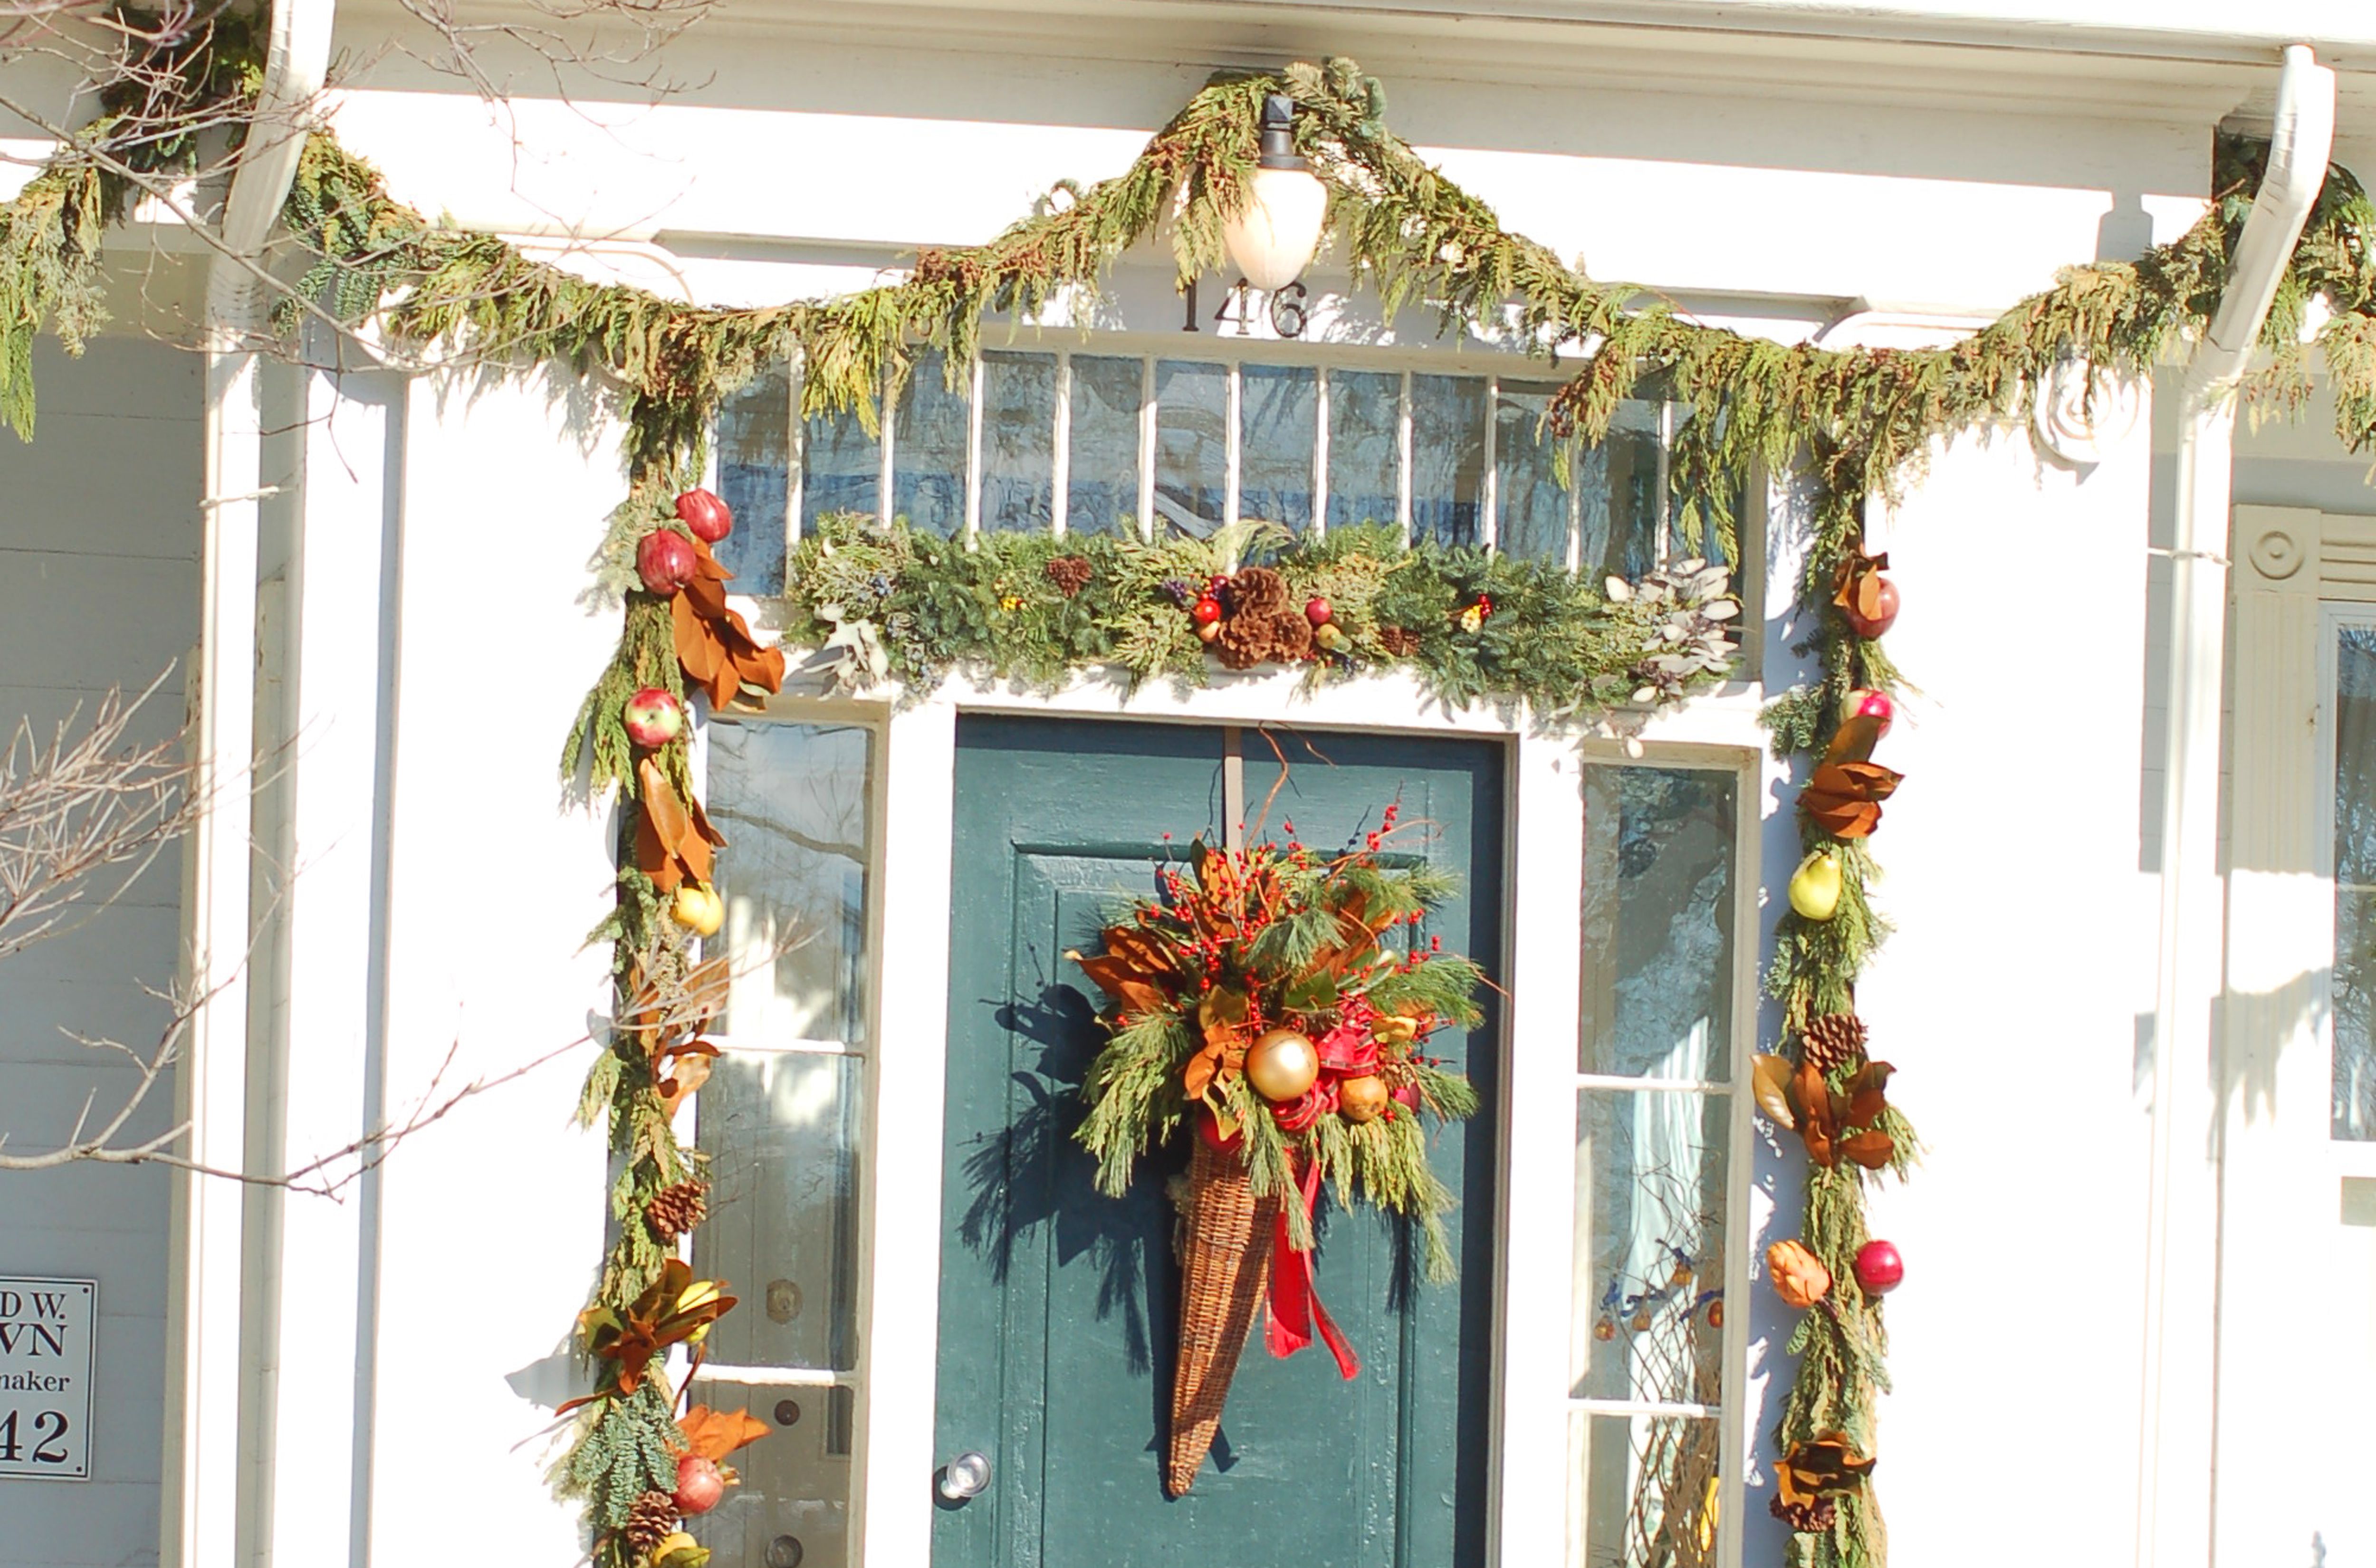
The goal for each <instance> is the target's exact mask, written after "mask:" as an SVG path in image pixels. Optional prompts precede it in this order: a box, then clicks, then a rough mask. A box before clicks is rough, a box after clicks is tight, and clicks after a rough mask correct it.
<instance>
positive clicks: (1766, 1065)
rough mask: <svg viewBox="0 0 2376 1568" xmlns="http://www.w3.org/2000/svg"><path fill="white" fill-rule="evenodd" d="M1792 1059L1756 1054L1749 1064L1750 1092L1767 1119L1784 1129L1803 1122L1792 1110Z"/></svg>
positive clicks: (1787, 1129)
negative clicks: (1800, 1121)
mask: <svg viewBox="0 0 2376 1568" xmlns="http://www.w3.org/2000/svg"><path fill="white" fill-rule="evenodd" d="M1791 1071H1792V1069H1791V1066H1790V1059H1789V1058H1788V1057H1787V1056H1775V1055H1771V1054H1768V1055H1764V1056H1756V1057H1752V1058H1751V1060H1750V1063H1749V1087H1750V1094H1751V1097H1752V1099H1755V1100H1756V1102H1757V1109H1758V1110H1759V1111H1763V1112H1764V1115H1765V1119H1766V1120H1767V1121H1768V1122H1771V1123H1774V1124H1775V1125H1776V1126H1777V1127H1780V1128H1782V1129H1783V1130H1784V1131H1786V1132H1787V1131H1789V1130H1790V1129H1792V1128H1795V1127H1797V1126H1798V1124H1799V1118H1798V1117H1797V1116H1795V1115H1793V1114H1791V1111H1790V1074H1791Z"/></svg>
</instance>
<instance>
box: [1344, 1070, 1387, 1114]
mask: <svg viewBox="0 0 2376 1568" xmlns="http://www.w3.org/2000/svg"><path fill="white" fill-rule="evenodd" d="M1393 1098H1394V1097H1393V1096H1391V1095H1389V1094H1387V1093H1386V1086H1385V1083H1384V1080H1383V1079H1381V1078H1379V1077H1378V1076H1377V1075H1375V1074H1373V1073H1365V1074H1363V1075H1361V1076H1360V1077H1358V1078H1348V1079H1346V1080H1345V1081H1344V1082H1343V1083H1340V1084H1338V1085H1337V1114H1338V1115H1340V1116H1342V1117H1344V1118H1345V1120H1346V1121H1348V1122H1351V1123H1356V1124H1359V1123H1363V1122H1374V1121H1376V1120H1377V1119H1378V1117H1379V1116H1380V1115H1381V1114H1383V1113H1384V1111H1385V1109H1386V1107H1387V1105H1388V1104H1390V1103H1391V1102H1392V1100H1393Z"/></svg>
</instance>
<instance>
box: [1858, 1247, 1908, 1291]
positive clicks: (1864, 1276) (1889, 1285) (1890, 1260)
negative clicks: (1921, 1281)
mask: <svg viewBox="0 0 2376 1568" xmlns="http://www.w3.org/2000/svg"><path fill="white" fill-rule="evenodd" d="M1856 1277H1857V1283H1858V1284H1859V1285H1860V1286H1862V1287H1863V1288H1864V1293H1865V1294H1866V1295H1868V1296H1885V1295H1887V1294H1889V1292H1891V1291H1892V1290H1895V1289H1897V1287H1898V1285H1899V1283H1900V1282H1901V1281H1902V1280H1904V1279H1905V1277H1906V1260H1905V1259H1904V1258H1902V1257H1899V1256H1898V1255H1897V1248H1896V1247H1895V1245H1894V1244H1892V1243H1891V1242H1888V1241H1867V1242H1866V1243H1865V1244H1864V1245H1863V1246H1861V1247H1859V1248H1858V1249H1857V1255H1856Z"/></svg>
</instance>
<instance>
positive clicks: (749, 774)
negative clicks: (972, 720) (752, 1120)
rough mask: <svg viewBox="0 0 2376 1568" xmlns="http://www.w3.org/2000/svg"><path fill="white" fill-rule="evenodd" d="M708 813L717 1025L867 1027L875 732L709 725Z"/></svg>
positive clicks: (783, 1040)
mask: <svg viewBox="0 0 2376 1568" xmlns="http://www.w3.org/2000/svg"><path fill="white" fill-rule="evenodd" d="M708 740H709V814H710V815H711V816H712V817H714V818H715V819H716V820H717V822H718V825H719V828H720V829H721V830H723V831H724V833H725V835H726V837H727V841H728V842H727V847H726V848H725V849H721V850H719V855H718V891H719V894H720V895H721V896H722V897H724V899H725V900H726V929H725V931H724V932H723V935H724V939H725V941H726V944H727V951H728V952H729V953H730V954H731V956H732V957H733V960H734V962H733V970H734V979H733V980H732V982H731V986H730V987H729V990H728V992H727V1010H726V1017H725V1019H724V1020H723V1022H724V1027H725V1028H726V1029H727V1031H728V1032H729V1033H731V1035H733V1036H734V1037H735V1038H736V1039H738V1040H740V1041H742V1042H743V1043H744V1044H746V1045H752V1046H782V1045H788V1044H790V1043H791V1042H793V1041H795V1040H804V1039H805V1040H832V1041H836V1042H838V1043H839V1044H842V1045H847V1046H849V1047H851V1048H852V1049H856V1048H859V1047H861V1046H863V1045H864V1043H865V1039H866V1024H865V1017H866V1014H865V1007H864V1005H863V1003H864V994H865V992H864V985H863V983H862V982H863V975H864V966H865V962H866V901H867V886H866V835H867V803H868V798H869V794H870V784H871V778H870V770H871V766H872V742H873V736H872V735H871V734H870V733H869V732H868V731H864V730H860V729H853V728H849V727H846V726H832V725H815V724H737V723H718V724H713V725H711V726H710V728H709V734H708Z"/></svg>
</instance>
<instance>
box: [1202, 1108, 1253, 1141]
mask: <svg viewBox="0 0 2376 1568" xmlns="http://www.w3.org/2000/svg"><path fill="white" fill-rule="evenodd" d="M1189 1114H1190V1115H1191V1116H1192V1117H1194V1119H1195V1123H1196V1135H1197V1136H1198V1137H1200V1138H1202V1139H1204V1140H1205V1141H1206V1143H1207V1144H1209V1145H1211V1146H1213V1147H1215V1148H1217V1149H1233V1148H1235V1147H1237V1146H1239V1145H1240V1144H1241V1143H1244V1142H1245V1141H1246V1135H1245V1134H1243V1133H1231V1134H1230V1135H1229V1136H1228V1137H1226V1138H1225V1137H1223V1136H1221V1123H1220V1119H1219V1118H1218V1117H1217V1116H1215V1115H1214V1114H1213V1113H1212V1112H1211V1111H1191V1112H1189Z"/></svg>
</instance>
